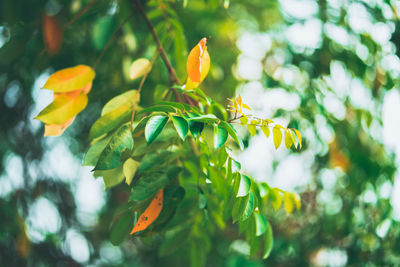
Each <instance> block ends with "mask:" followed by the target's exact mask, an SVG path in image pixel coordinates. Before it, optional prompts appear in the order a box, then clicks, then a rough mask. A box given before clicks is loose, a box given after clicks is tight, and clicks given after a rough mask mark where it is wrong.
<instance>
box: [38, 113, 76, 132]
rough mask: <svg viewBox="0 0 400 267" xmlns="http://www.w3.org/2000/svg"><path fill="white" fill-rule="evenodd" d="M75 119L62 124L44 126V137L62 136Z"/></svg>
mask: <svg viewBox="0 0 400 267" xmlns="http://www.w3.org/2000/svg"><path fill="white" fill-rule="evenodd" d="M74 119H75V117H73V118H72V119H69V120H67V121H66V122H64V123H62V124H50V125H45V126H44V136H58V135H61V134H62V133H63V132H64V131H65V130H66V129H67V128H68V127H69V126H70V125H71V124H72V122H73V121H74Z"/></svg>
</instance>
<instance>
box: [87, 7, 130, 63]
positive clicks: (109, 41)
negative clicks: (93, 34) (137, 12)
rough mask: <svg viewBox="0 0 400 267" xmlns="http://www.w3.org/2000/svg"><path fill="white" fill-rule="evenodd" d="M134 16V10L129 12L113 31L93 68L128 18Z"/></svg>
mask: <svg viewBox="0 0 400 267" xmlns="http://www.w3.org/2000/svg"><path fill="white" fill-rule="evenodd" d="M132 16H133V12H132V13H131V14H129V15H128V16H127V17H126V18H125V19H124V20H123V21H122V22H121V24H120V25H119V26H118V28H117V29H116V30H115V32H114V33H113V35H112V36H111V37H110V39H108V41H107V43H106V45H105V46H104V48H103V49H102V50H101V53H100V55H99V56H98V58H97V59H96V62H95V63H94V65H93V68H94V69H95V68H96V67H97V65H98V64H99V63H100V61H101V59H102V58H103V56H104V54H105V52H106V50H107V49H108V47H109V46H110V44H111V43H112V42H113V41H114V40H115V38H117V35H118V33H120V31H121V30H122V27H123V26H124V24H125V23H126V22H128V20H129V19H130V18H131V17H132Z"/></svg>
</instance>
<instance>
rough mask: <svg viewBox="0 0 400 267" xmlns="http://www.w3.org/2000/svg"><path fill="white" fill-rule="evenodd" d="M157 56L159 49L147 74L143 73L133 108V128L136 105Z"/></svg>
mask: <svg viewBox="0 0 400 267" xmlns="http://www.w3.org/2000/svg"><path fill="white" fill-rule="evenodd" d="M157 56H158V51H156V52H155V53H154V56H153V58H152V59H151V63H150V65H149V66H148V67H147V70H146V72H145V74H144V75H143V78H142V80H141V81H140V84H139V88H138V91H137V94H136V100H135V103H134V104H133V109H132V115H131V128H132V124H133V119H134V117H135V112H136V107H137V104H138V102H139V99H140V92H141V91H142V88H143V84H144V82H145V81H146V78H147V75H149V73H150V70H151V67H152V66H153V64H154V61H155V60H156V58H157Z"/></svg>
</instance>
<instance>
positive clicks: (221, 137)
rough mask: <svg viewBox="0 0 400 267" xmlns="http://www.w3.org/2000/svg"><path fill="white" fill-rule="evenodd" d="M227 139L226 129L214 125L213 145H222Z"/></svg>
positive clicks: (216, 146) (217, 146)
mask: <svg viewBox="0 0 400 267" xmlns="http://www.w3.org/2000/svg"><path fill="white" fill-rule="evenodd" d="M226 139H228V131H227V130H226V129H225V128H222V127H220V126H214V147H215V148H217V149H218V148H220V147H222V146H223V145H224V144H225V142H226Z"/></svg>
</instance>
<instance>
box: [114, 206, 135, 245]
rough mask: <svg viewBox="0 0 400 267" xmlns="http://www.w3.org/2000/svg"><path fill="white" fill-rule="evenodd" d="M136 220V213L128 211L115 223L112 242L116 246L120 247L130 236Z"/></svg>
mask: <svg viewBox="0 0 400 267" xmlns="http://www.w3.org/2000/svg"><path fill="white" fill-rule="evenodd" d="M134 219H135V213H134V212H129V211H128V212H126V213H125V214H124V215H122V217H121V218H119V219H118V220H117V221H116V222H114V223H113V225H112V226H111V231H110V241H111V243H112V244H113V245H114V246H118V245H119V244H121V243H122V242H123V241H124V240H125V239H126V238H127V237H128V236H129V233H130V231H131V230H132V227H133V221H134Z"/></svg>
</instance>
